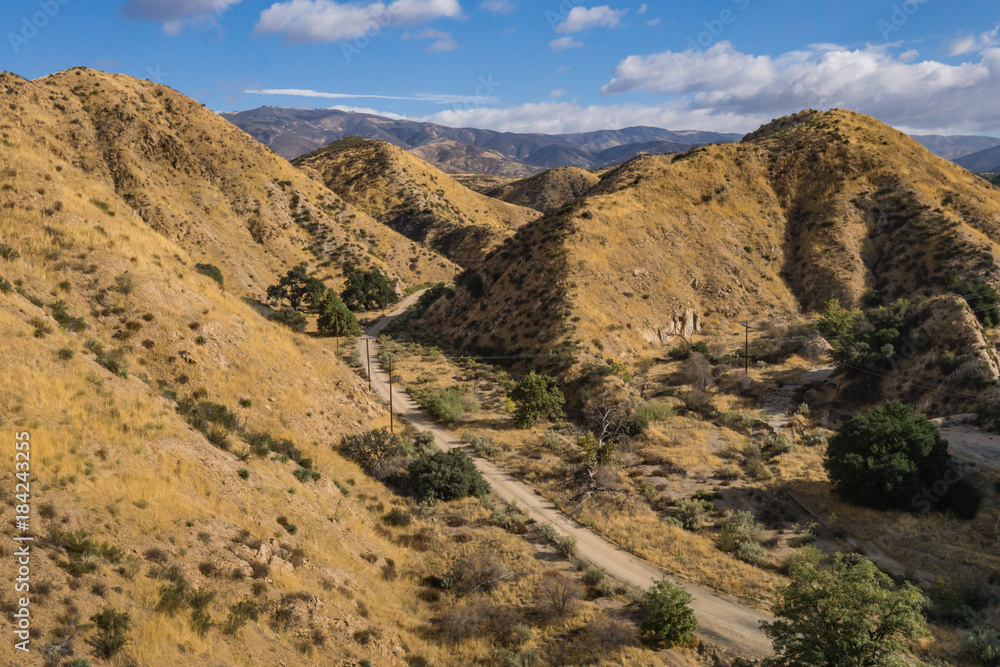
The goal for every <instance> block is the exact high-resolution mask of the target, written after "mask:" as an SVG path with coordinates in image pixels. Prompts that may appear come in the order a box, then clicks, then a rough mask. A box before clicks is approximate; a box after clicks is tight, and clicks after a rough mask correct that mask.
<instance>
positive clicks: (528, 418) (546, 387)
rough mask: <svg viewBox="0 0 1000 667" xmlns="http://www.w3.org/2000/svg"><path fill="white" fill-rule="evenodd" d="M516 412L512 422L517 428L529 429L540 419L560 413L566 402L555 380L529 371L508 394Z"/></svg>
mask: <svg viewBox="0 0 1000 667" xmlns="http://www.w3.org/2000/svg"><path fill="white" fill-rule="evenodd" d="M510 399H511V400H512V401H514V404H515V405H516V406H517V410H516V412H515V414H514V421H515V423H516V424H517V426H518V428H531V427H532V426H534V425H535V422H537V421H538V419H539V418H540V417H554V416H557V415H559V414H560V413H561V412H562V406H563V403H565V402H566V399H565V397H564V396H563V393H562V391H560V389H559V386H558V384H557V382H556V380H555V378H551V377H548V376H545V375H538V374H536V373H535V371H531V372H530V373H529V374H528V376H527V377H526V378H524V379H523V380H521V382H519V383H518V385H517V386H516V387H515V388H514V390H513V391H512V392H511V393H510Z"/></svg>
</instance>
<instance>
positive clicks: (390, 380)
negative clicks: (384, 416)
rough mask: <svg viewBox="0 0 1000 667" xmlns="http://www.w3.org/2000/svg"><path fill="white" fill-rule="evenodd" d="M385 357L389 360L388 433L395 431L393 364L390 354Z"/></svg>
mask: <svg viewBox="0 0 1000 667" xmlns="http://www.w3.org/2000/svg"><path fill="white" fill-rule="evenodd" d="M386 359H387V361H388V362H389V433H395V432H396V431H395V429H394V427H393V423H392V366H393V363H392V362H393V356H392V354H387V355H386Z"/></svg>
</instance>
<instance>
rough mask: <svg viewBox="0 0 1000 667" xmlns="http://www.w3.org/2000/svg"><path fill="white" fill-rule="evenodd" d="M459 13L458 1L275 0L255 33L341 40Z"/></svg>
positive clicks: (296, 39) (305, 39) (293, 38)
mask: <svg viewBox="0 0 1000 667" xmlns="http://www.w3.org/2000/svg"><path fill="white" fill-rule="evenodd" d="M461 14H462V7H461V5H459V3H458V0H395V2H392V3H390V4H388V5H386V4H385V3H383V2H374V3H370V4H368V5H359V4H355V3H339V2H333V1H332V0H289V1H288V2H278V3H275V4H273V5H271V6H270V7H269V8H268V9H265V10H264V11H263V12H261V14H260V20H259V21H258V22H257V27H256V29H255V34H258V35H268V34H273V33H279V34H283V35H284V36H285V43H286V44H297V43H302V42H344V41H347V40H351V39H357V38H359V37H361V36H362V35H364V34H365V33H366V31H367V32H377V31H379V30H381V29H383V28H385V27H388V26H400V25H419V24H421V23H429V22H431V21H435V20H437V19H440V18H457V17H459V16H461Z"/></svg>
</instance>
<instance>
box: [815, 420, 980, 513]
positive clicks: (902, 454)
mask: <svg viewBox="0 0 1000 667" xmlns="http://www.w3.org/2000/svg"><path fill="white" fill-rule="evenodd" d="M949 464H951V455H950V454H949V453H948V443H947V442H945V441H944V439H942V438H941V434H940V433H939V432H938V428H937V426H936V425H935V424H933V423H932V422H930V421H929V420H928V419H927V417H925V416H924V415H922V414H917V413H916V412H914V410H913V408H911V407H910V406H908V405H904V404H902V403H899V402H896V401H889V402H887V403H885V404H884V405H881V406H879V407H876V408H873V409H872V410H870V411H868V412H867V413H865V414H861V415H857V416H855V417H853V418H852V419H851V420H850V421H849V422H847V424H846V425H844V427H843V428H842V429H841V430H840V432H839V433H837V435H835V436H834V437H833V438H831V439H830V444H829V446H828V447H827V452H826V459H825V461H824V462H823V465H824V467H825V468H826V471H827V473H828V474H829V475H830V480H831V481H832V482H833V483H834V484H835V485H836V490H837V492H838V493H839V494H840V496H841V497H842V498H844V499H845V500H849V501H851V502H854V503H857V504H859V505H866V506H869V507H875V508H887V507H897V508H900V509H908V510H910V511H915V510H917V509H920V508H921V506H920V503H919V502H918V501H919V498H920V497H921V494H922V493H923V492H924V491H925V490H926V489H933V488H935V487H938V488H939V487H940V486H941V483H944V484H945V485H947V486H949V487H950V489H949V492H948V494H947V496H946V497H945V498H944V499H943V500H944V501H945V502H944V504H943V505H942V509H945V508H948V507H949V506H950V505H951V504H953V503H958V502H959V500H961V501H962V502H963V503H966V502H967V501H968V498H966V497H965V496H968V495H969V494H970V493H971V494H974V493H975V490H974V489H973V488H972V487H971V486H970V485H969V484H968V483H967V482H964V480H961V479H960V478H958V479H953V478H952V477H953V475H954V471H953V470H952V469H951V467H950V465H949ZM974 504H975V506H976V507H975V509H978V502H975V503H974ZM975 509H974V510H973V514H974V513H975ZM963 511H967V510H963Z"/></svg>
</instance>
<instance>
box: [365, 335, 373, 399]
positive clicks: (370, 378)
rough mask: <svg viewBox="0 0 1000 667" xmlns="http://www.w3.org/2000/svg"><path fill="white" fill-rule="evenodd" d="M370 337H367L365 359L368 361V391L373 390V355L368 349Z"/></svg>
mask: <svg viewBox="0 0 1000 667" xmlns="http://www.w3.org/2000/svg"><path fill="white" fill-rule="evenodd" d="M370 340H371V337H370V336H365V358H366V359H367V360H368V391H371V390H372V353H371V351H370V350H369V348H368V341H370Z"/></svg>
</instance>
